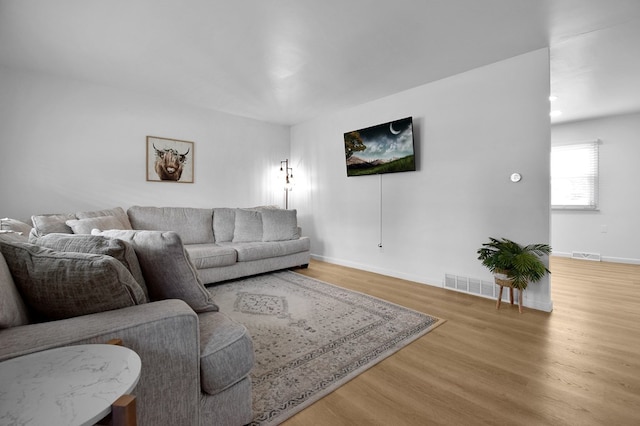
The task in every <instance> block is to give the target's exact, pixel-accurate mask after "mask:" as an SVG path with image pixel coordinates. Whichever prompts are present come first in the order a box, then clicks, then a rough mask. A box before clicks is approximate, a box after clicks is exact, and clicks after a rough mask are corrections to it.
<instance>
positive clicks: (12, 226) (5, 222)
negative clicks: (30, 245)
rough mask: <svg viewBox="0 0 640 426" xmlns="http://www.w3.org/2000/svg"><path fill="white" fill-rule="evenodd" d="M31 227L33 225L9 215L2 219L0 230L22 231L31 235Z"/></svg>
mask: <svg viewBox="0 0 640 426" xmlns="http://www.w3.org/2000/svg"><path fill="white" fill-rule="evenodd" d="M31 228H32V226H31V225H28V224H26V223H24V222H21V221H19V220H17V219H11V218H8V217H5V218H4V219H0V231H13V232H20V233H22V234H24V235H29V232H31Z"/></svg>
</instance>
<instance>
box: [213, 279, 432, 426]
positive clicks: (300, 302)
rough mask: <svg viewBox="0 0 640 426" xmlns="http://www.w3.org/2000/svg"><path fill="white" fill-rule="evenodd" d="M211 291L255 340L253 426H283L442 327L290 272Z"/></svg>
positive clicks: (420, 315)
mask: <svg viewBox="0 0 640 426" xmlns="http://www.w3.org/2000/svg"><path fill="white" fill-rule="evenodd" d="M209 291H210V292H211V294H212V296H213V299H214V300H215V302H216V303H217V304H218V305H219V306H220V310H221V311H222V312H224V313H225V314H227V315H228V316H229V317H231V318H233V319H234V320H236V321H238V322H240V323H242V324H244V325H245V326H246V327H247V329H248V330H249V332H250V334H251V337H252V339H253V343H254V349H255V356H256V361H255V367H254V369H253V371H252V373H251V380H252V384H253V411H254V420H253V423H251V424H252V425H273V424H279V423H280V422H282V421H284V420H286V419H287V418H289V417H291V416H293V415H294V414H295V413H297V412H299V411H300V410H302V409H304V408H305V407H307V406H309V405H311V404H312V403H314V402H315V401H317V400H319V399H320V398H322V397H323V396H325V395H327V394H328V393H330V392H332V391H333V390H335V389H337V388H338V387H340V386H341V385H343V384H345V383H346V382H347V381H349V380H351V379H353V378H354V377H356V376H357V375H358V374H360V373H362V372H363V371H365V370H366V369H368V368H370V367H372V366H373V365H375V364H376V363H378V362H380V361H381V360H383V359H384V358H386V357H388V356H389V355H391V354H393V353H394V352H396V351H398V350H399V349H401V348H402V347H403V346H405V345H407V344H409V343H410V342H412V341H414V340H415V339H417V338H418V337H420V336H422V335H424V334H425V333H427V332H429V331H430V330H433V329H434V328H435V327H436V326H438V325H440V324H441V323H442V322H443V321H442V320H440V319H438V318H435V317H432V316H429V315H425V314H423V313H420V312H416V311H414V310H411V309H408V308H404V307H402V306H399V305H395V304H393V303H390V302H386V301H384V300H381V299H377V298H375V297H371V296H368V295H365V294H362V293H357V292H353V291H350V290H347V289H344V288H341V287H337V286H334V285H332V284H328V283H325V282H322V281H319V280H316V279H313V278H309V277H305V276H303V275H300V274H297V273H294V272H290V271H283V272H276V273H272V274H265V275H259V276H255V277H250V278H246V279H242V280H238V281H233V282H229V283H225V284H219V285H213V286H210V287H209Z"/></svg>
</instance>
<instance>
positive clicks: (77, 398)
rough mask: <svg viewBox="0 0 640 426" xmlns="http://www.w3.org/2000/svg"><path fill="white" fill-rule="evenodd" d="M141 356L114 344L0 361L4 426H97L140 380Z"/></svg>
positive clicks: (0, 405) (0, 412) (0, 415)
mask: <svg viewBox="0 0 640 426" xmlns="http://www.w3.org/2000/svg"><path fill="white" fill-rule="evenodd" d="M140 367H141V362H140V357H139V356H138V354H136V353H135V352H134V351H132V350H130V349H127V348H125V347H122V346H116V345H79V346H67V347H62V348H56V349H51V350H47V351H42V352H36V353H33V354H29V355H25V356H22V357H18V358H13V359H10V360H7V361H3V362H0V425H2V426H4V425H33V426H36V425H69V426H71V425H93V424H95V423H96V422H98V421H99V420H101V419H102V418H104V417H105V416H107V415H108V414H109V413H110V412H111V404H113V403H114V401H116V400H117V399H118V398H119V397H120V396H122V395H124V394H128V393H130V392H131V391H132V390H133V388H134V387H135V386H136V384H137V383H138V378H139V377H140Z"/></svg>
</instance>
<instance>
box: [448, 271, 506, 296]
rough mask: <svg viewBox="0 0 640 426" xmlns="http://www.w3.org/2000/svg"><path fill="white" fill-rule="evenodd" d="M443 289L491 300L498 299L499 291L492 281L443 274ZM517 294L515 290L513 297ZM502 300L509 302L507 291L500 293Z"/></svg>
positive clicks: (498, 287)
mask: <svg viewBox="0 0 640 426" xmlns="http://www.w3.org/2000/svg"><path fill="white" fill-rule="evenodd" d="M444 288H447V289H450V290H455V291H459V292H462V293H467V294H472V295H474V296H481V297H487V298H491V299H495V298H496V297H498V292H499V291H500V286H498V285H496V284H495V283H494V282H493V281H485V280H481V279H478V278H469V277H462V276H460V275H453V274H445V276H444ZM517 294H518V293H517V290H516V292H515V297H517ZM502 300H506V301H508V300H509V292H508V291H503V292H502Z"/></svg>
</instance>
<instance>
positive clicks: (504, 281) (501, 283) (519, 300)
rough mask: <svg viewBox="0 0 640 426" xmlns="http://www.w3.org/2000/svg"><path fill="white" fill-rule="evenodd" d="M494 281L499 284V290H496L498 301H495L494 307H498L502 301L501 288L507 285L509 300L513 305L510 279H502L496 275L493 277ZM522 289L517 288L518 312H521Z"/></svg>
mask: <svg viewBox="0 0 640 426" xmlns="http://www.w3.org/2000/svg"><path fill="white" fill-rule="evenodd" d="M495 282H496V284H497V285H499V286H500V291H499V292H498V301H497V302H496V309H500V302H502V289H503V288H504V287H509V301H510V302H511V304H512V305H513V282H512V281H511V280H503V279H500V278H498V277H495ZM522 293H523V291H522V290H518V312H520V313H522Z"/></svg>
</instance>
